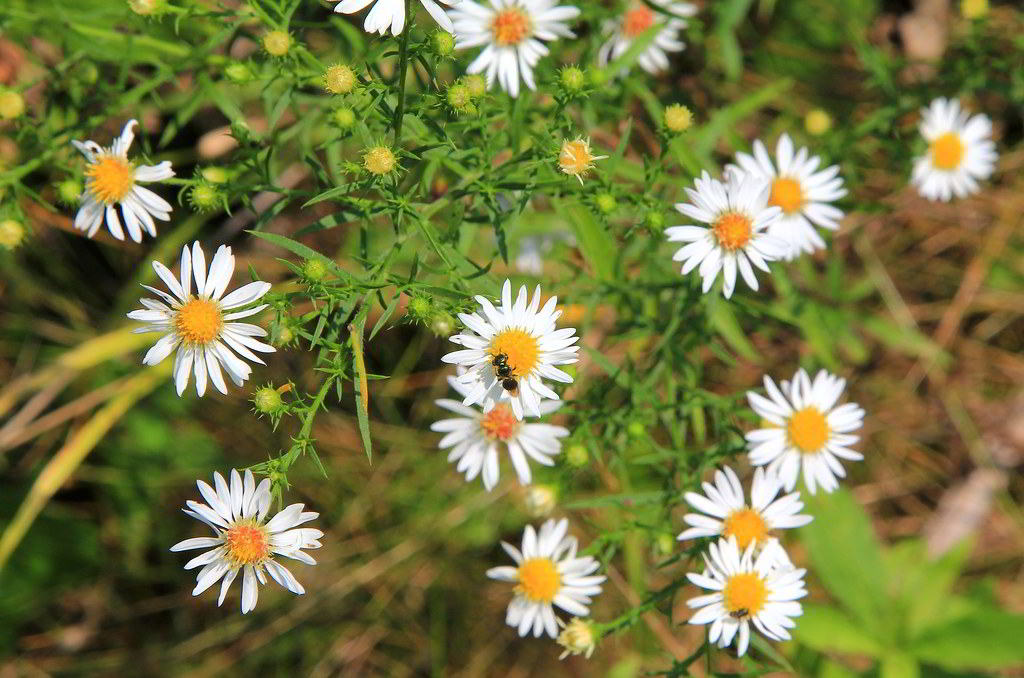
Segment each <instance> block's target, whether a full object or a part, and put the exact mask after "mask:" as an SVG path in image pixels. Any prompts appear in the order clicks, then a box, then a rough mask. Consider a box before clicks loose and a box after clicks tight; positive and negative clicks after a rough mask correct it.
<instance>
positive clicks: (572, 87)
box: [560, 66, 587, 94]
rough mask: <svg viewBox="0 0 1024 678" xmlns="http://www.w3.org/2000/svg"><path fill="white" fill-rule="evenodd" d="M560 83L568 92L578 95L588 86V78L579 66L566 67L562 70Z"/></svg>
mask: <svg viewBox="0 0 1024 678" xmlns="http://www.w3.org/2000/svg"><path fill="white" fill-rule="evenodd" d="M560 81H561V83H562V87H563V88H564V89H565V91H566V92H569V93H570V94H576V93H578V92H579V91H580V90H582V89H583V87H584V85H586V84H587V77H586V75H584V73H583V70H582V69H581V68H580V67H579V66H566V67H565V68H563V69H562V73H561V77H560Z"/></svg>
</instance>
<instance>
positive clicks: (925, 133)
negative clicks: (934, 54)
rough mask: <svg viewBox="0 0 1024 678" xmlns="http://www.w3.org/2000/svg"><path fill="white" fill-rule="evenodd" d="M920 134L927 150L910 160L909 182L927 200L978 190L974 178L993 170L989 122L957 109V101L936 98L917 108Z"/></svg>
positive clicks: (985, 118)
mask: <svg viewBox="0 0 1024 678" xmlns="http://www.w3.org/2000/svg"><path fill="white" fill-rule="evenodd" d="M919 129H920V130H921V136H922V137H924V139H925V141H927V142H928V152H927V153H925V154H924V155H923V156H921V157H919V158H916V159H915V160H914V171H913V174H912V175H911V179H910V180H911V183H913V184H914V185H915V186H917V192H918V193H920V194H921V195H922V196H924V197H925V198H928V199H929V200H942V201H943V202H947V201H949V200H950V198H952V197H953V196H954V195H955V196H956V197H958V198H964V197H967V196H968V195H970V194H971V193H977V192H978V191H979V190H980V187H979V186H978V181H979V180H981V179H987V178H988V177H989V176H991V175H992V171H993V170H994V169H995V164H996V158H997V157H998V156H997V154H996V145H995V142H993V141H992V121H991V120H989V119H988V116H987V115H984V114H982V113H979V114H978V115H975V116H973V117H971V116H969V115H968V113H967V111H962V110H961V109H960V101H959V100H957V99H946V98H943V97H940V98H938V99H936V100H935V101H933V102H932V103H931V105H929V106H928V108H925V109H922V110H921V124H920V126H919Z"/></svg>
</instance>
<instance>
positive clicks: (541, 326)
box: [441, 280, 579, 419]
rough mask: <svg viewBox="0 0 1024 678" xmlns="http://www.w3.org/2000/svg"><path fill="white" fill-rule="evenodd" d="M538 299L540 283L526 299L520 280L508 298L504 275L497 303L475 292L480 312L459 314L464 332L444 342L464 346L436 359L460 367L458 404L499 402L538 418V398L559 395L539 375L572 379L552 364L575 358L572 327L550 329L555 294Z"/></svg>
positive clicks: (556, 312)
mask: <svg viewBox="0 0 1024 678" xmlns="http://www.w3.org/2000/svg"><path fill="white" fill-rule="evenodd" d="M540 300H541V296H540V285H538V286H537V288H536V289H535V290H534V293H533V298H532V299H530V297H529V294H528V293H527V291H526V286H525V285H523V286H522V287H520V288H519V295H518V296H517V297H516V299H515V302H513V301H512V281H510V280H506V281H505V284H504V285H503V286H502V288H501V302H500V303H501V305H500V306H499V307H498V308H495V306H494V304H492V303H491V301H490V300H489V299H487V298H485V297H482V296H477V297H476V301H477V303H478V304H480V311H478V312H476V313H460V314H459V320H461V321H462V323H463V324H464V325H465V326H466V329H467V330H468V331H467V332H465V333H463V334H456V335H455V336H453V337H451V338H450V341H451V342H452V343H455V344H459V345H460V346H464V347H465V348H464V349H462V350H459V351H452V352H451V353H448V354H445V355H444V356H442V357H441V360H442V361H444V362H446V363H449V364H453V365H460V366H462V367H463V368H466V369H465V372H464V373H463V374H460V375H459V376H457V377H456V380H457V381H458V382H459V383H460V384H461V385H463V386H465V387H466V395H465V398H464V399H463V401H462V404H463V405H472V404H474V403H484V402H486V401H487V400H490V401H493V402H495V403H503V402H505V403H507V404H508V405H510V406H511V407H512V412H513V413H515V417H516V418H517V419H522V418H523V414H524V412H529V413H530V414H531V415H532V416H534V417H539V416H541V415H542V414H543V412H542V411H541V400H542V399H543V398H548V399H551V400H558V399H559V398H558V394H557V393H555V392H554V391H553V390H551V388H550V387H549V386H547V384H545V383H544V380H545V379H550V380H552V381H558V382H562V383H564V384H571V383H572V377H570V376H569V375H568V374H566V373H565V372H563V371H562V370H560V369H558V365H568V364H570V363H575V362H576V361H577V360H578V358H577V356H576V353H577V351H579V346H574V344H575V343H576V342H577V341H578V339H579V337H577V336H575V335H576V329H575V328H572V327H567V328H563V329H560V330H556V329H555V321H556V320H558V318H559V316H561V315H562V312H561V311H560V310H556V309H555V305H556V304H557V303H558V298H557V297H551V298H549V299H548V300H547V302H546V303H545V304H544V306H543V308H542V307H541V305H540Z"/></svg>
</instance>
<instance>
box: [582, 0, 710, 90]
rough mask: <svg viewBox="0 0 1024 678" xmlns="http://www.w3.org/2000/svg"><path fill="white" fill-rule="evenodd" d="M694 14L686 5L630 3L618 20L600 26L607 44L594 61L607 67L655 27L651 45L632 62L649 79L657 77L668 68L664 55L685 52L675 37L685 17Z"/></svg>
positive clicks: (664, 0)
mask: <svg viewBox="0 0 1024 678" xmlns="http://www.w3.org/2000/svg"><path fill="white" fill-rule="evenodd" d="M696 13H697V7H696V6H695V5H692V4H690V3H689V2H675V0H649V1H648V2H642V1H640V0H631V2H630V3H629V6H628V7H627V9H626V11H625V12H623V13H622V15H621V16H620V17H618V18H616V19H609V20H608V21H606V22H605V23H604V26H603V30H604V33H605V35H607V36H608V40H607V42H605V43H604V44H603V45H601V49H600V50H599V51H598V53H597V61H598V63H599V64H600V65H602V66H607V65H608V64H609V63H611V62H612V61H615V60H616V59H618V58H619V57H620V56H622V55H623V54H625V53H626V51H627V50H628V49H629V48H630V46H631V45H632V44H633V41H634V40H636V39H637V38H639V37H640V36H641V35H643V34H644V33H646V32H647V31H648V30H650V29H651V28H654V27H656V26H657V27H658V32H657V34H656V35H655V36H654V40H653V42H651V44H650V45H649V46H648V47H647V49H645V50H644V51H643V52H641V53H640V56H638V57H637V60H636V62H637V63H638V64H640V67H641V68H642V69H644V70H645V71H647V72H648V73H650V74H652V75H656V74H658V73H661V72H662V71H664V70H667V69H668V67H669V61H668V55H669V54H670V53H672V52H681V51H683V50H684V49H685V48H686V43H684V42H683V41H682V40H680V39H679V34H680V33H681V32H682V30H683V29H684V28H686V17H691V16H693V15H694V14H696Z"/></svg>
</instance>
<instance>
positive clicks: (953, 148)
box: [931, 132, 964, 170]
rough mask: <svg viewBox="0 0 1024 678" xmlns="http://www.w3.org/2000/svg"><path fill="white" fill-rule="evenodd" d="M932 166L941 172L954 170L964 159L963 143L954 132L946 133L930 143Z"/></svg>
mask: <svg viewBox="0 0 1024 678" xmlns="http://www.w3.org/2000/svg"><path fill="white" fill-rule="evenodd" d="M931 151H932V164H934V165H935V166H936V167H937V168H938V169H941V170H951V169H956V168H957V167H959V166H960V161H961V160H963V159H964V142H962V141H960V137H958V136H957V135H956V134H955V133H954V132H946V133H945V134H943V135H942V136H940V137H939V138H937V139H936V140H935V141H933V142H932V147H931Z"/></svg>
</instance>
